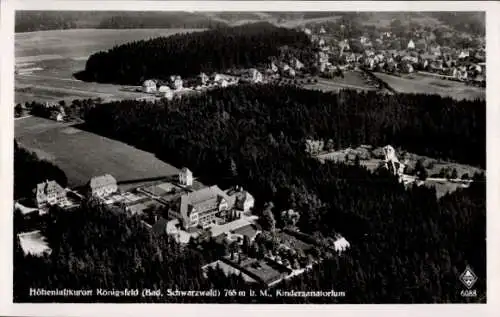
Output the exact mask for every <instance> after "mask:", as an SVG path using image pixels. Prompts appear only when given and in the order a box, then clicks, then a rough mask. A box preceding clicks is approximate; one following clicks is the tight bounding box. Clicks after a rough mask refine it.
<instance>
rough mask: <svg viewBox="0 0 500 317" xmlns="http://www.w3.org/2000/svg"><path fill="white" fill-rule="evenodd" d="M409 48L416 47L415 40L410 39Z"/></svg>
mask: <svg viewBox="0 0 500 317" xmlns="http://www.w3.org/2000/svg"><path fill="white" fill-rule="evenodd" d="M407 48H408V49H409V50H414V49H415V42H413V40H410V41H409V42H408V45H407Z"/></svg>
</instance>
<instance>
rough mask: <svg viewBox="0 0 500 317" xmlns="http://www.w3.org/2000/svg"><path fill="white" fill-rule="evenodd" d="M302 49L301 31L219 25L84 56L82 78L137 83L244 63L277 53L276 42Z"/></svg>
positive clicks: (307, 42)
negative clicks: (209, 28) (87, 56)
mask: <svg viewBox="0 0 500 317" xmlns="http://www.w3.org/2000/svg"><path fill="white" fill-rule="evenodd" d="M285 45H286V46H288V47H290V48H297V49H303V50H308V49H309V48H310V46H311V42H310V40H309V38H308V37H307V35H306V34H305V33H303V32H300V31H296V30H293V29H287V28H279V27H276V26H274V25H272V24H269V23H264V22H262V23H255V24H247V25H244V26H238V27H225V28H219V29H214V30H209V31H205V32H197V33H190V34H177V35H172V36H169V37H159V38H156V39H151V40H148V41H138V42H132V43H128V44H125V45H121V46H118V47H115V48H113V49H111V50H109V51H107V52H98V53H96V54H93V55H91V56H90V58H89V59H88V61H87V63H86V67H85V71H84V72H83V73H82V74H80V75H79V76H78V77H79V78H81V79H83V80H88V81H97V82H108V83H118V84H132V85H135V84H140V83H141V82H142V81H143V80H144V79H147V78H157V79H168V78H169V76H171V75H181V76H183V77H185V76H188V77H190V76H193V75H197V74H199V73H200V72H206V73H211V72H217V71H221V70H226V69H229V68H233V67H238V68H240V67H242V68H249V67H254V66H255V65H257V64H260V63H263V62H267V61H268V58H269V57H270V56H277V55H278V54H279V49H280V47H283V46H285Z"/></svg>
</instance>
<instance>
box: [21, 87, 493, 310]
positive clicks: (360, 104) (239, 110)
mask: <svg viewBox="0 0 500 317" xmlns="http://www.w3.org/2000/svg"><path fill="white" fill-rule="evenodd" d="M85 120H86V128H87V129H89V130H90V131H93V132H96V133H100V134H102V135H105V136H107V137H111V138H115V139H119V140H121V141H124V142H127V143H129V144H132V145H134V146H137V147H139V148H142V149H144V150H147V151H150V152H152V153H155V154H156V155H157V156H158V157H160V158H161V159H164V160H166V161H168V162H170V163H173V164H174V165H177V166H187V167H189V168H190V169H191V170H193V172H194V174H195V175H199V176H200V177H201V178H202V181H203V182H205V183H207V184H212V183H217V184H219V185H220V186H221V187H227V186H231V185H235V184H238V185H242V186H243V187H244V188H245V189H247V190H248V191H249V192H251V193H252V194H253V195H254V196H255V198H256V202H257V204H256V206H255V213H256V214H258V215H260V216H261V217H262V218H265V219H267V220H268V221H267V223H264V224H263V228H264V229H267V230H268V231H270V232H272V231H274V228H275V227H279V226H281V225H282V223H283V221H281V220H280V219H281V211H283V210H287V209H289V208H293V209H294V210H295V211H297V212H299V213H300V218H299V219H298V221H297V223H296V226H297V227H298V228H299V229H300V230H301V231H302V232H304V233H308V234H311V235H314V236H317V237H324V238H334V237H335V234H336V233H341V234H342V235H343V236H344V237H346V239H347V240H348V241H349V242H350V244H351V249H350V250H349V251H347V252H345V253H343V254H342V255H341V256H332V257H328V258H327V259H326V260H325V261H324V262H323V263H321V264H319V265H316V266H315V267H314V268H313V269H312V270H311V271H309V272H306V273H304V274H303V275H301V276H298V277H296V278H294V279H291V280H288V281H285V282H283V284H280V285H279V288H281V289H295V290H330V289H335V290H337V291H345V292H346V297H345V298H336V299H332V298H309V299H304V298H294V299H290V298H270V299H262V298H258V299H252V298H238V299H234V298H233V299H228V298H217V299H203V298H183V299H181V298H177V299H168V300H177V301H182V300H184V301H191V302H193V301H194V302H200V301H202V302H205V301H210V300H212V301H218V302H234V301H239V302H246V301H252V300H254V301H255V300H258V301H259V302H274V303H281V302H288V303H295V302H302V303H303V302H314V303H327V302H341V303H342V302H349V303H423V302H464V301H467V299H465V298H463V297H461V296H460V290H461V289H462V288H463V286H462V285H461V282H460V281H459V279H458V276H459V274H460V273H461V272H462V271H463V270H464V269H465V266H466V265H471V267H472V268H473V269H474V272H475V273H476V274H477V276H478V278H479V280H478V282H477V284H476V286H475V288H476V289H477V290H478V293H480V294H484V293H485V289H486V286H485V285H486V284H485V282H486V256H485V255H486V243H485V223H486V222H485V214H486V206H485V201H486V193H485V189H486V188H485V178H484V175H475V176H474V179H475V180H476V182H475V183H473V184H472V185H471V187H470V188H467V189H460V190H458V191H456V192H454V193H452V194H449V195H446V196H444V197H443V198H441V199H439V200H438V199H437V198H436V194H435V191H434V189H430V188H426V187H418V186H413V187H410V188H405V187H404V186H403V185H402V184H400V183H398V181H397V179H396V178H395V177H394V176H392V175H391V174H390V173H388V172H387V171H386V170H384V169H380V170H377V171H376V172H374V173H371V172H369V171H368V170H366V169H365V168H363V167H362V166H360V165H359V164H355V165H348V164H345V163H333V162H326V163H324V164H321V163H320V162H318V161H317V160H316V159H314V158H311V157H310V156H309V155H308V154H307V153H306V152H305V144H304V142H305V139H306V138H312V139H315V138H316V139H319V138H323V139H330V138H331V139H332V140H334V144H333V147H334V148H335V149H339V148H344V147H348V146H351V147H354V146H357V145H359V144H362V143H369V144H372V145H375V146H378V145H386V144H392V145H394V146H398V147H403V148H405V149H406V150H409V151H412V152H415V153H418V154H421V155H428V156H434V157H436V158H445V157H446V158H452V159H454V160H457V161H459V162H462V163H471V164H477V165H482V164H484V153H485V149H486V148H485V144H484V132H485V104H484V102H480V101H455V100H452V99H449V98H442V97H439V96H423V95H413V94H398V95H391V96H389V95H380V94H377V93H373V92H361V93H360V92H355V91H341V92H339V93H321V92H318V91H306V90H302V89H298V88H292V87H277V86H273V85H262V86H251V85H248V86H240V87H234V88H227V89H220V90H214V91H211V92H208V93H207V94H204V95H199V96H191V97H186V98H183V99H181V100H174V101H168V100H163V101H161V102H157V103H147V102H140V101H121V102H113V103H108V104H101V105H96V106H95V107H93V108H91V109H89V110H88V112H87V114H86V116H85ZM462 147H463V148H466V149H467V150H466V151H465V150H463V149H462ZM267 202H272V204H269V203H267ZM99 208H100V207H92V206H89V207H85V208H84V210H82V212H80V213H78V212H77V213H76V216H75V217H76V218H71V217H70V216H66V215H62V217H68V219H67V220H62V221H59V220H58V221H57V223H59V224H60V225H57V224H56V228H54V229H48V230H47V235H49V241H52V242H51V244H52V245H53V248H54V250H56V251H55V252H54V253H53V254H52V255H51V256H50V258H49V259H45V260H39V259H33V258H30V257H20V258H19V259H18V261H20V262H21V263H22V262H23V261H38V262H37V263H39V262H40V261H46V262H47V263H48V264H46V265H45V266H40V267H41V268H44V269H41V270H38V271H36V272H34V271H33V270H31V271H30V270H27V269H24V270H21V269H20V270H19V272H20V273H19V274H21V276H23V275H22V274H24V277H22V278H19V281H24V282H23V283H24V284H22V285H19V289H18V293H17V294H21V295H22V294H23V293H22V292H23V290H25V288H26V287H27V286H28V285H44V286H45V287H46V286H47V285H50V286H51V285H58V286H59V287H63V286H64V285H67V286H71V287H72V288H74V287H75V285H78V286H80V285H83V286H87V285H92V286H95V285H105V286H106V287H108V288H113V287H114V288H118V287H126V286H134V287H139V286H141V287H142V286H144V287H146V286H150V285H153V286H155V287H161V288H163V287H173V286H175V287H182V288H184V289H205V287H206V289H208V288H209V287H229V286H233V287H236V288H238V289H248V288H250V287H251V286H249V285H246V284H244V283H243V282H242V280H241V278H239V277H237V276H233V277H228V278H225V277H224V275H223V273H222V272H220V271H218V270H210V271H209V273H208V274H209V278H208V279H205V278H204V277H203V276H202V275H203V274H202V272H201V270H200V267H201V265H203V264H206V263H209V262H210V261H213V260H215V259H217V258H218V257H220V256H221V254H224V252H225V251H224V249H223V247H217V246H216V245H217V243H215V241H213V239H212V240H210V239H209V240H208V241H207V242H205V244H202V245H201V247H199V246H198V245H192V246H189V245H188V246H187V249H182V251H181V250H180V248H181V246H178V245H176V244H175V243H174V242H169V241H170V239H169V238H168V237H164V238H161V239H160V238H156V239H155V238H149V237H148V236H147V235H144V236H142V235H143V233H141V232H143V231H141V230H142V229H140V228H139V227H140V224H139V223H136V222H137V221H135V220H124V219H123V220H122V218H120V221H118V220H117V219H116V218H112V217H122V216H110V215H109V213H106V212H105V211H99V210H100V209H99ZM94 209H96V210H97V211H94V212H88V210H94ZM95 214H97V215H100V216H93V215H95ZM106 217H108V218H106ZM102 218H104V219H108V220H106V221H104V220H102ZM63 219H64V218H63ZM274 219H278V220H280V221H275V220H274ZM100 223H101V224H100ZM59 226H60V227H59ZM74 226H78V228H74ZM82 226H83V227H84V228H83V229H82ZM108 226H109V227H108ZM120 226H124V228H122V229H120V228H118V227H120ZM87 227H89V228H87ZM90 227H91V228H90ZM66 228H68V229H66ZM127 228H128V229H127ZM50 235H52V236H50ZM162 239H163V240H162ZM164 240H165V241H164ZM162 241H164V242H162ZM260 241H261V240H258V243H257V244H259V243H260V244H263V245H266V246H265V248H268V247H269V246H268V245H267V244H266V243H267V242H266V240H265V239H264V240H262V241H261V242H260ZM249 247H250V248H253V247H252V246H249ZM138 248H139V250H137V249H138ZM184 248H185V247H184ZM262 248H263V247H262V246H258V247H256V249H255V250H253V249H251V250H249V252H251V253H252V254H255V255H256V256H260V255H259V254H261V253H262ZM61 249H62V250H66V251H65V252H66V253H61V251H58V250H61ZM165 250H166V251H165ZM175 250H177V251H175ZM254 251H255V252H254ZM93 252H95V254H94V253H93ZM163 252H165V253H163ZM176 252H177V253H176ZM64 254H66V257H64V256H65V255H64ZM102 254H104V255H105V256H103V255H102ZM161 254H168V255H169V256H168V257H165V256H164V257H163V261H174V262H172V263H169V265H164V262H161V261H160V260H157V259H160V255H161ZM171 254H179V256H175V255H171ZM285 256H286V255H285ZM58 257H61V260H60V262H59V263H60V264H58V265H59V266H55V265H56V264H54V259H57V258H58ZM117 259H120V260H117ZM122 259H123V260H122ZM290 260H293V262H295V259H290ZM299 262H300V261H299ZM25 263H30V262H25ZM155 263H157V264H155ZM122 264H123V266H122ZM26 265H28V266H29V267H32V266H33V265H34V264H33V263H30V264H26ZM154 265H157V266H156V267H155V266H154ZM299 265H300V263H299ZM97 266H98V267H97ZM15 267H16V268H17V267H20V268H22V267H23V266H22V265H19V266H18V265H16V266H15ZM53 267H57V268H61V270H60V271H57V270H56V271H52V272H58V273H57V274H56V273H47V272H48V271H46V270H50V268H53ZM160 268H161V269H160ZM96 272H97V273H96ZM114 272H119V274H114ZM166 272H170V273H166ZM103 274H105V275H103ZM163 274H172V275H163ZM28 275H29V276H28ZM160 275H161V276H160ZM172 285H173V286H172ZM83 286H82V287H83ZM164 290H165V289H164ZM20 298H22V297H20ZM24 299H26V297H24ZM101 300H103V299H101ZM104 300H105V301H116V300H117V299H115V298H113V299H104ZM120 300H125V299H120ZM139 300H141V299H132V300H131V299H129V301H139ZM143 300H144V299H143ZM166 300H167V299H158V301H166ZM483 300H484V299H483Z"/></svg>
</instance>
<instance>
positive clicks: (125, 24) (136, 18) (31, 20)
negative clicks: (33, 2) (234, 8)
mask: <svg viewBox="0 0 500 317" xmlns="http://www.w3.org/2000/svg"><path fill="white" fill-rule="evenodd" d="M225 25H226V23H225V22H223V21H220V20H218V19H215V20H214V19H212V18H210V17H207V16H205V15H203V14H197V13H189V12H123V11H122V12H118V11H101V12H96V11H17V12H16V21H15V32H16V33H20V32H33V31H46V30H60V29H78V28H84V29H85V28H95V29H145V28H191V29H192V28H202V29H206V28H213V27H220V26H225Z"/></svg>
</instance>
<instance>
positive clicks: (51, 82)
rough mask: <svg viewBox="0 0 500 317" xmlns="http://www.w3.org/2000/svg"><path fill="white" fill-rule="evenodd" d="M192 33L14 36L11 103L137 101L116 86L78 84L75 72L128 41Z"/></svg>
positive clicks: (61, 32) (132, 31)
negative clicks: (92, 57)
mask: <svg viewBox="0 0 500 317" xmlns="http://www.w3.org/2000/svg"><path fill="white" fill-rule="evenodd" d="M193 31H199V30H193V29H121V30H109V29H101V30H96V29H76V30H55V31H40V32H28V33H18V34H16V35H15V58H16V68H17V69H18V72H19V74H17V75H16V76H15V90H16V91H15V102H16V103H24V102H31V101H33V100H36V101H49V102H54V101H59V100H62V99H64V100H66V101H71V100H73V99H82V98H97V97H101V98H103V99H105V98H109V99H121V98H137V97H140V96H141V95H142V94H137V93H131V92H124V91H122V87H121V86H119V85H109V84H96V83H86V82H82V81H78V80H76V79H74V78H73V74H74V73H75V72H78V71H81V70H83V69H84V68H85V63H86V61H87V58H88V57H89V56H90V55H91V54H93V53H96V52H98V51H102V50H107V49H110V48H112V47H113V46H116V45H121V44H124V43H127V42H131V41H138V40H144V39H149V38H153V37H158V36H169V35H172V34H176V33H180V32H193Z"/></svg>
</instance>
